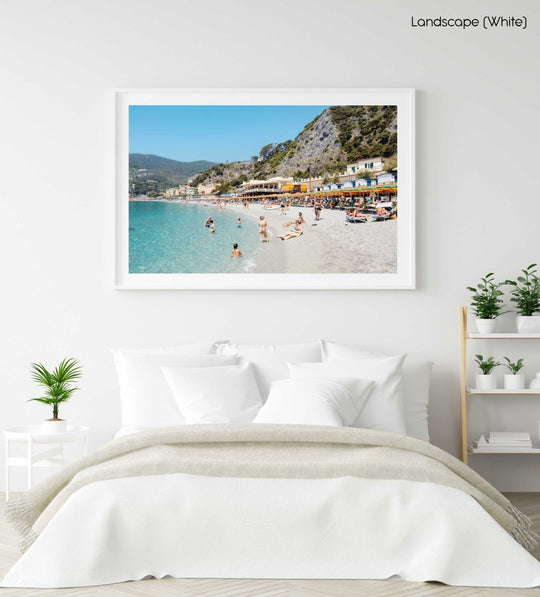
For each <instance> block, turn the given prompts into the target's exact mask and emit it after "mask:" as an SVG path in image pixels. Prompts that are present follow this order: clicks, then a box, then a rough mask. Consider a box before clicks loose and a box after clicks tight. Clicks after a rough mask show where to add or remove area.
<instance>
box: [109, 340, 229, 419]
mask: <svg viewBox="0 0 540 597" xmlns="http://www.w3.org/2000/svg"><path fill="white" fill-rule="evenodd" d="M174 350H176V351H177V352H174ZM112 353H113V356H114V360H115V363H116V372H117V375H118V382H119V385H120V406H121V414H122V428H124V427H125V428H137V429H138V428H141V427H142V428H148V427H166V426H168V425H182V424H184V423H185V421H184V417H183V416H182V414H181V412H180V411H179V410H178V407H177V406H176V403H175V401H174V396H173V393H172V391H171V388H170V387H169V385H168V384H167V382H166V380H165V377H164V376H163V373H162V371H161V369H160V367H162V366H166V365H182V366H186V367H218V366H222V365H232V364H234V363H236V362H237V358H236V357H234V356H229V357H225V356H220V355H216V354H196V353H195V354H189V353H188V352H187V350H186V348H185V347H178V348H177V349H162V350H159V351H158V352H151V351H150V350H144V351H142V350H139V351H131V350H112Z"/></svg>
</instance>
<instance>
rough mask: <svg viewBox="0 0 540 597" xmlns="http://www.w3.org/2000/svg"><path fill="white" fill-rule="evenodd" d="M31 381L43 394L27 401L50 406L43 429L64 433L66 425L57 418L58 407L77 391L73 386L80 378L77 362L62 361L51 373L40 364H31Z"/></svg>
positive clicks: (69, 359) (79, 367)
mask: <svg viewBox="0 0 540 597" xmlns="http://www.w3.org/2000/svg"><path fill="white" fill-rule="evenodd" d="M30 372H31V375H32V379H33V380H34V381H35V382H36V383H37V384H39V385H40V386H41V387H42V388H43V389H44V393H43V395H42V396H39V397H38V398H30V400H29V401H36V402H42V403H43V404H47V405H49V406H52V417H51V418H50V419H47V420H46V421H43V429H44V431H47V432H49V433H60V432H62V431H66V429H67V423H66V421H65V420H64V419H60V418H59V416H58V414H59V413H58V408H59V405H60V404H62V403H63V402H67V401H68V400H69V399H70V398H71V396H72V394H73V392H75V390H78V389H79V388H77V387H76V386H74V385H73V384H74V383H75V382H76V381H77V380H78V379H79V378H80V377H81V376H82V369H81V366H80V365H79V361H78V360H77V359H73V358H66V359H64V360H63V361H62V362H61V363H60V364H59V365H58V366H57V367H56V368H55V369H54V370H53V371H49V370H48V369H46V368H45V366H44V365H42V364H41V363H32V367H31V370H30Z"/></svg>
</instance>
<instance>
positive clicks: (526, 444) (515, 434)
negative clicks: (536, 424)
mask: <svg viewBox="0 0 540 597" xmlns="http://www.w3.org/2000/svg"><path fill="white" fill-rule="evenodd" d="M532 449H533V445H532V441H531V436H530V434H529V433H527V432H526V431H523V432H520V431H492V432H491V433H490V434H489V435H488V436H487V437H485V436H484V435H481V436H480V439H479V440H477V441H475V442H473V452H474V453H481V452H531V451H532Z"/></svg>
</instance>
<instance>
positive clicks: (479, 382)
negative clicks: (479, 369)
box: [476, 373, 497, 391]
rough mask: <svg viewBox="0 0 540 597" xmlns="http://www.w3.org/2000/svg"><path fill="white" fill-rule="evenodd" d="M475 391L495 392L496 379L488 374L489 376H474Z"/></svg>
mask: <svg viewBox="0 0 540 597" xmlns="http://www.w3.org/2000/svg"><path fill="white" fill-rule="evenodd" d="M476 389H477V390H482V391H489V390H496V389H497V378H496V377H495V375H493V373H490V374H489V375H481V374H478V375H477V376H476Z"/></svg>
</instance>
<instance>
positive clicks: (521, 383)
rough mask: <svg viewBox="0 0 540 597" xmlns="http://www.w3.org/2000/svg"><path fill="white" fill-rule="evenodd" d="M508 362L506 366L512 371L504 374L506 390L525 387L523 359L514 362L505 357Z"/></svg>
mask: <svg viewBox="0 0 540 597" xmlns="http://www.w3.org/2000/svg"><path fill="white" fill-rule="evenodd" d="M504 360H505V361H506V363H504V366H505V367H506V368H507V369H508V371H510V373H509V374H508V373H507V374H506V375H505V376H504V389H505V390H523V388H524V387H525V376H524V375H523V374H522V373H520V371H521V370H522V369H523V359H518V360H517V361H515V362H513V361H511V360H510V359H509V358H508V357H504Z"/></svg>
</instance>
